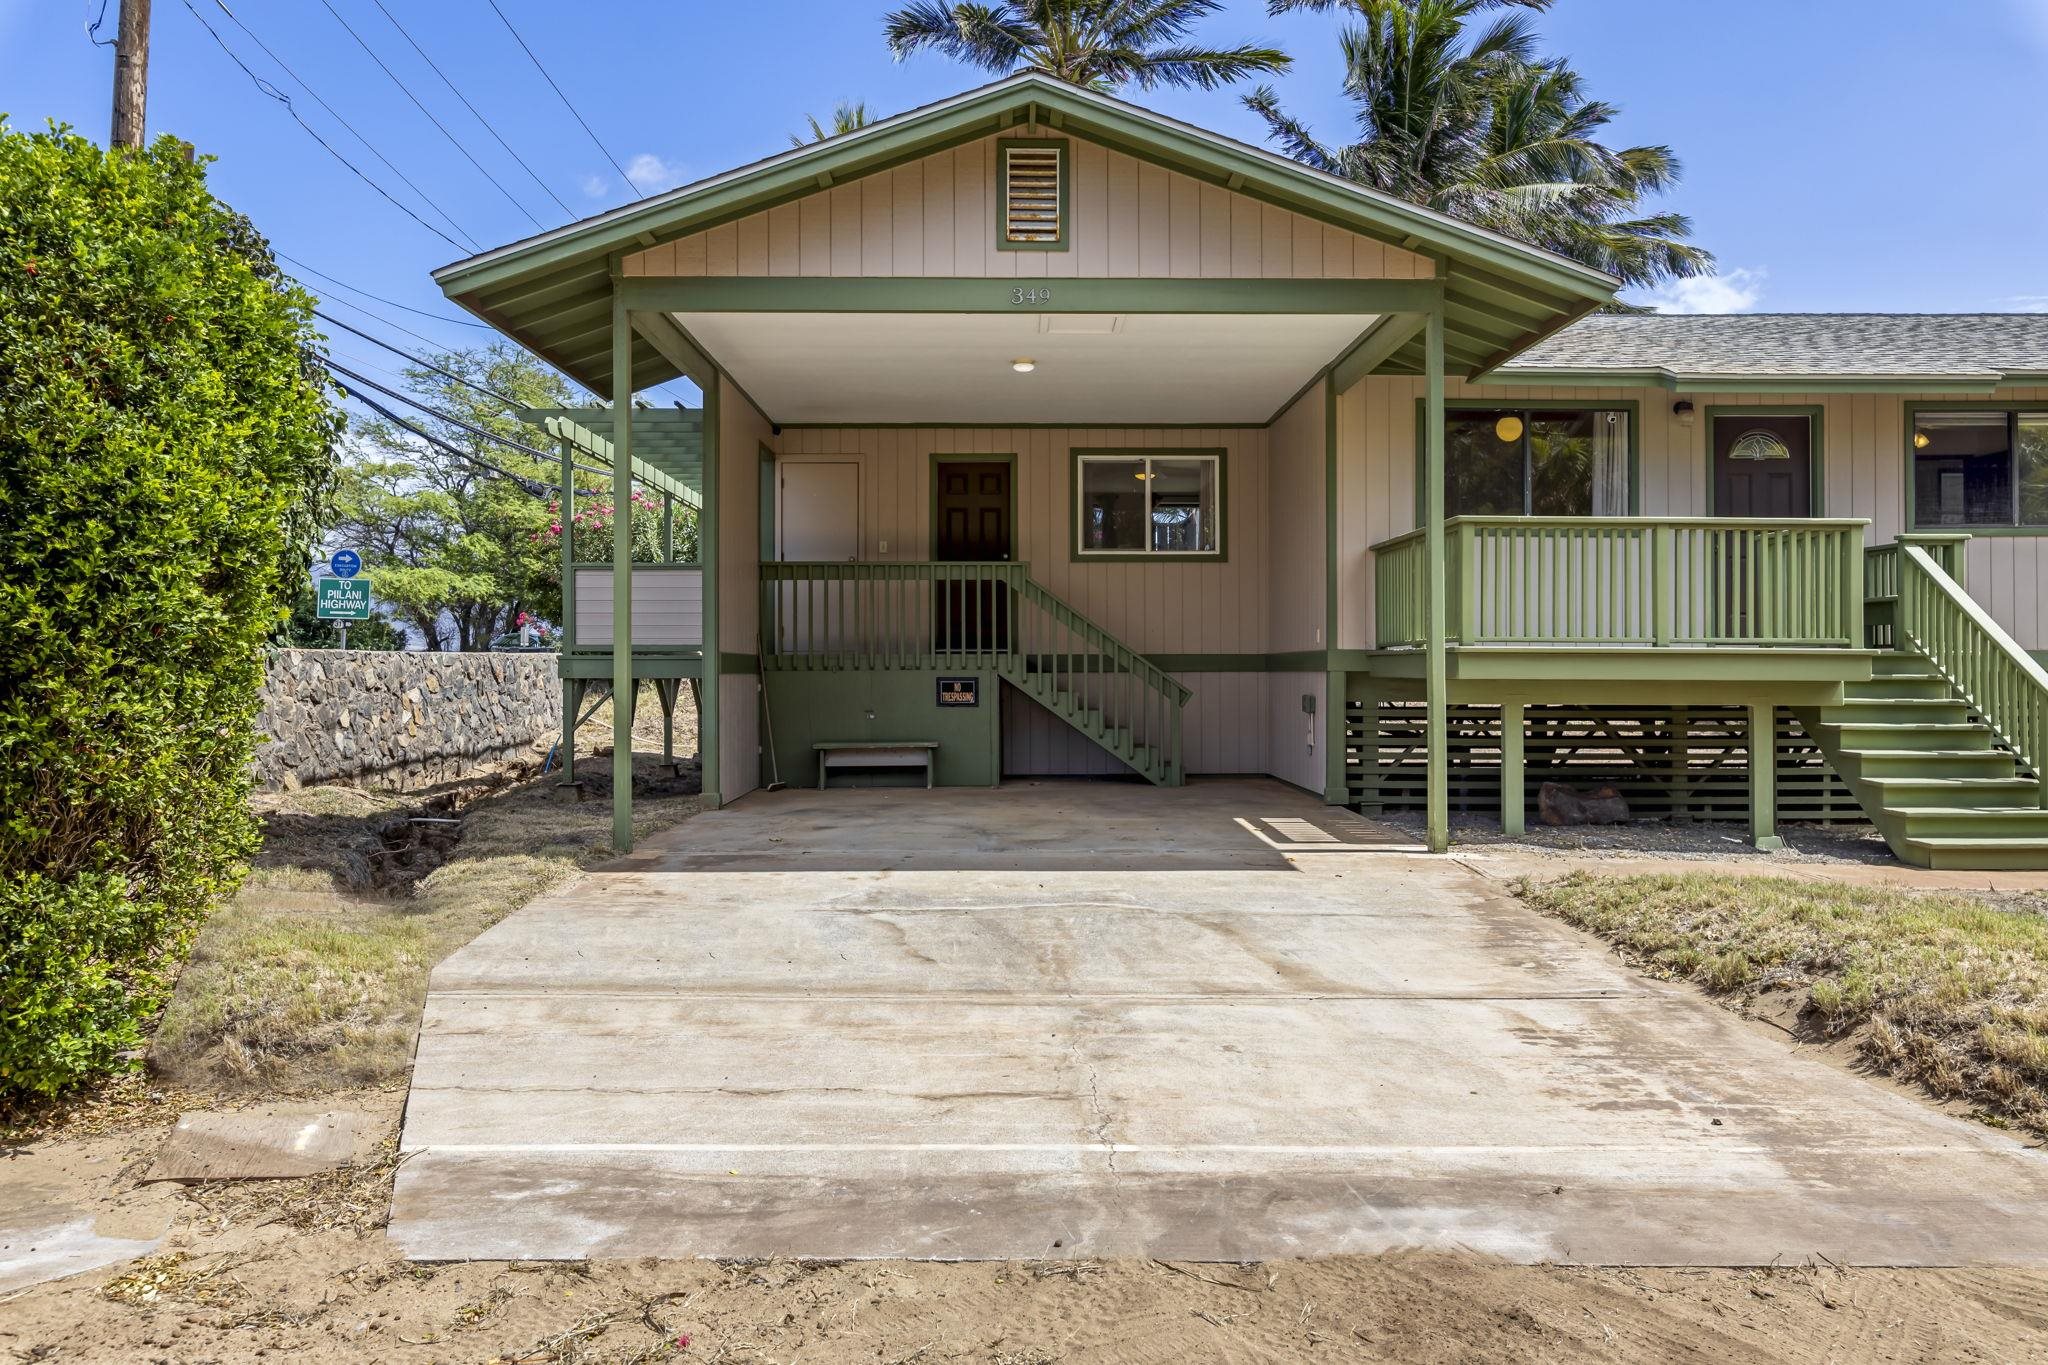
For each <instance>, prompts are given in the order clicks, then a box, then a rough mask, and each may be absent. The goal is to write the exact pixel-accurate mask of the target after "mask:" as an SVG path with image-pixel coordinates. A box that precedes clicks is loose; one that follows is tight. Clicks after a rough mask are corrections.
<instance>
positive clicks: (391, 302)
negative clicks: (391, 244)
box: [271, 248, 497, 346]
mask: <svg viewBox="0 0 2048 1365" xmlns="http://www.w3.org/2000/svg"><path fill="white" fill-rule="evenodd" d="M271 254H272V255H273V256H276V257H277V258H278V259H279V260H281V261H290V262H291V263H292V264H293V265H295V266H297V267H298V268H299V269H301V270H303V271H305V272H306V273H307V274H308V275H318V276H319V277H320V278H321V279H323V280H325V281H327V282H328V283H329V284H331V285H333V286H334V287H335V288H337V289H346V290H347V291H348V292H349V293H351V294H361V295H362V296H363V297H364V298H366V299H375V300H376V301H377V302H378V303H381V304H383V305H385V306H386V307H388V308H402V309H404V310H405V311H406V312H408V313H418V314H419V315H420V316H421V317H423V318H432V319H433V320H434V321H436V322H446V323H452V324H454V325H456V326H460V327H475V328H478V329H480V330H482V331H486V332H494V331H496V330H497V328H495V327H493V326H491V325H490V324H489V323H488V322H478V321H476V320H475V319H474V318H453V317H449V316H447V315H446V314H444V313H436V312H432V311H430V310H428V309H425V308H415V307H413V306H412V305H411V304H409V303H400V302H399V301H398V300H397V299H387V298H385V297H384V296H383V295H382V294H372V293H371V292H370V291H369V290H367V289H364V288H361V287H360V286H357V285H353V284H350V283H348V282H347V281H346V280H337V279H336V278H334V276H332V275H330V274H328V273H327V272H326V271H324V270H315V269H314V268H313V267H312V266H310V265H307V264H306V263H305V262H304V261H302V260H299V259H298V258H297V257H294V256H287V255H285V254H284V253H283V252H282V251H278V250H276V249H275V248H273V249H272V251H271ZM336 302H337V303H348V300H347V299H337V300H336ZM348 306H349V307H351V308H354V309H356V311H358V312H362V313H370V310H369V309H367V308H364V307H362V306H361V305H360V304H353V303H350V304H349V305H348ZM370 316H371V317H373V318H375V317H377V315H376V314H375V313H370ZM377 320H378V321H379V322H382V323H385V324H386V325H387V326H391V327H398V324H397V323H395V322H391V321H390V320H389V319H388V318H377ZM398 330H399V331H401V332H403V331H405V330H406V329H405V328H403V327H398ZM408 335H410V336H419V335H420V334H419V333H418V332H411V333H408ZM420 340H421V341H424V342H426V343H427V344H428V345H429V346H438V345H439V344H440V343H439V342H437V341H433V340H431V339H429V338H427V337H420Z"/></svg>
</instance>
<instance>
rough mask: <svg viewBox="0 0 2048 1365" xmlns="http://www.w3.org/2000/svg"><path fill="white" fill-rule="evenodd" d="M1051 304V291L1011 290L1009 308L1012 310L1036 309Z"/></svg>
mask: <svg viewBox="0 0 2048 1365" xmlns="http://www.w3.org/2000/svg"><path fill="white" fill-rule="evenodd" d="M1051 302H1052V289H1051V288H1050V287H1047V288H1043V289H1012V290H1011V291H1010V306H1011V307H1013V308H1017V307H1022V308H1036V307H1041V306H1043V305H1045V304H1048V303H1051Z"/></svg>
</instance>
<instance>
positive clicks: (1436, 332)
mask: <svg viewBox="0 0 2048 1365" xmlns="http://www.w3.org/2000/svg"><path fill="white" fill-rule="evenodd" d="M1424 332H1425V339H1424V345H1423V354H1424V366H1425V374H1426V376H1427V388H1426V391H1425V394H1424V398H1423V404H1422V410H1423V426H1424V428H1425V430H1424V439H1423V465H1422V478H1423V494H1422V526H1423V532H1422V534H1423V557H1424V559H1425V560H1426V561H1427V564H1428V570H1429V602H1428V608H1427V615H1428V619H1427V621H1426V623H1425V625H1424V630H1423V635H1424V642H1425V643H1424V649H1425V652H1426V654H1427V659H1426V661H1425V664H1424V672H1425V686H1426V689H1427V691H1426V696H1427V701H1428V726H1429V737H1428V739H1429V742H1428V753H1429V764H1428V768H1429V794H1428V797H1427V806H1428V815H1427V819H1426V822H1425V823H1426V826H1427V831H1428V840H1429V850H1430V852H1432V853H1443V852H1445V851H1447V850H1448V849H1449V848H1450V846H1451V792H1450V776H1451V772H1450V769H1451V762H1450V760H1451V736H1450V679H1449V676H1448V667H1447V661H1446V658H1445V644H1444V632H1445V622H1444V615H1445V609H1446V605H1447V603H1446V601H1445V592H1446V589H1445V584H1444V578H1445V570H1446V567H1447V566H1446V564H1445V558H1444V305H1443V300H1442V298H1441V297H1439V298H1438V300H1437V302H1436V304H1435V305H1434V306H1433V307H1432V308H1431V309H1430V312H1429V323H1428V325H1427V326H1426V327H1425V329H1424Z"/></svg>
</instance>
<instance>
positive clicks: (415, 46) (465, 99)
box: [370, 0, 576, 218]
mask: <svg viewBox="0 0 2048 1365" xmlns="http://www.w3.org/2000/svg"><path fill="white" fill-rule="evenodd" d="M370 3H371V4H373V5H375V6H376V7H377V11H378V13H380V14H382V15H383V16H384V17H385V18H386V19H389V20H390V21H391V27H393V28H395V29H397V30H398V32H399V33H400V35H401V36H403V37H404V39H405V41H407V42H408V43H411V44H412V50H413V51H414V52H417V53H419V54H420V60H421V61H423V62H425V63H426V64H427V66H428V67H429V68H431V69H432V71H433V73H434V74H435V75H436V76H439V77H440V78H441V84H443V85H445V86H447V87H448V89H449V90H450V91H451V92H453V94H454V95H455V98H457V99H459V100H461V101H462V107H463V108H465V109H467V110H469V112H470V113H471V114H474V115H475V116H476V121H477V122H478V123H481V124H482V125H483V126H484V131H485V132H487V133H489V134H490V135H491V136H492V137H494V138H496V139H497V140H498V145H499V146H500V147H503V148H504V149H505V155H507V156H509V157H511V158H512V159H513V160H514V161H516V162H518V163H519V169H520V170H522V171H525V172H526V173H527V175H529V176H531V177H532V178H533V183H534V184H536V185H538V186H540V188H541V192H542V193H544V194H546V195H547V197H548V198H550V199H552V200H554V201H555V206H556V207H557V208H559V209H561V210H562V212H563V213H566V214H568V215H569V216H570V217H571V218H574V217H575V216H576V211H575V210H574V209H572V208H570V207H569V206H568V205H567V204H564V203H563V202H562V196H561V195H559V194H556V193H555V192H554V190H553V189H552V188H550V187H549V185H548V182H547V181H545V180H543V179H541V178H540V174H539V173H538V172H537V171H535V170H534V169H533V167H531V166H529V165H527V164H526V158H524V157H522V156H521V155H519V153H517V152H515V151H513V150H512V144H511V143H509V142H507V141H505V138H504V136H503V135H502V134H501V133H499V132H498V130H497V128H496V127H495V126H493V124H492V123H491V121H490V120H489V119H487V118H485V117H484V116H483V112H482V111H481V110H479V109H478V108H477V107H476V106H475V105H474V104H471V103H470V102H469V96H467V95H465V94H463V93H462V91H461V90H459V89H457V88H456V85H455V82H454V81H452V80H450V79H449V78H448V73H447V72H445V71H443V70H442V69H441V67H440V65H439V64H438V63H436V62H435V61H434V59H433V58H432V57H429V56H428V55H427V50H426V49H425V48H423V47H421V46H420V40H419V39H417V38H415V37H413V36H412V34H411V33H408V32H407V31H406V27H405V25H404V24H401V23H399V22H398V16H397V15H395V14H393V13H392V12H391V11H390V10H388V9H386V8H385V7H384V0H370ZM529 216H530V215H529Z"/></svg>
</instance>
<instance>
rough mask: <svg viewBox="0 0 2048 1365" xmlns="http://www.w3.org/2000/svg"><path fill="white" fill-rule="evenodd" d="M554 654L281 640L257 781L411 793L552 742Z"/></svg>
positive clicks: (558, 719) (557, 706) (540, 750)
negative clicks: (306, 645)
mask: <svg viewBox="0 0 2048 1365" xmlns="http://www.w3.org/2000/svg"><path fill="white" fill-rule="evenodd" d="M556 667H557V659H556V656H555V655H553V654H438V653H422V652H413V651H403V652H401V651H395V650H335V649H281V650H277V651H275V652H273V653H272V654H271V656H270V659H269V675H268V677H267V679H266V680H265V682H264V685H263V709H262V711H261V713H260V714H258V716H257V717H256V732H257V734H258V736H259V737H262V738H259V740H258V743H257V745H256V761H255V773H256V781H257V784H258V785H259V786H262V787H267V788H272V789H275V788H280V787H283V788H290V787H301V786H306V785H308V784H311V783H315V782H341V783H347V784H351V785H357V786H366V787H384V788H389V789H391V790H396V791H413V790H417V789H419V788H421V787H431V786H433V785H434V784H436V783H438V782H445V781H449V780H450V779H453V778H458V777H464V776H468V775H469V774H471V773H473V772H475V771H476V770H477V769H479V768H483V767H488V766H490V765H492V764H495V763H501V762H505V761H508V760H512V759H537V758H539V757H541V756H542V755H544V754H545V753H546V752H547V748H548V745H549V744H550V743H551V742H552V741H553V738H554V736H555V734H556V732H557V731H558V730H559V728H560V726H561V723H562V711H561V707H562V685H561V680H560V679H559V678H558V677H557V676H556Z"/></svg>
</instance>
